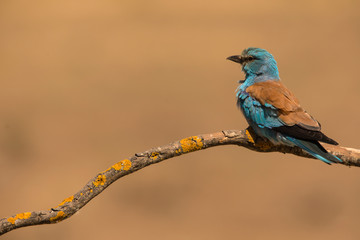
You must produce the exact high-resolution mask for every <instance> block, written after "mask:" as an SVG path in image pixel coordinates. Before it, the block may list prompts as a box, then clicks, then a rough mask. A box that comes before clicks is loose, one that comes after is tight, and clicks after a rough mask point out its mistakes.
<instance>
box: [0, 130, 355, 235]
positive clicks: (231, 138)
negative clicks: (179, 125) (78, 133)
mask: <svg viewBox="0 0 360 240" xmlns="http://www.w3.org/2000/svg"><path fill="white" fill-rule="evenodd" d="M219 145H238V146H242V147H245V148H248V149H251V150H253V151H256V152H282V153H291V154H295V155H298V156H301V157H306V158H313V157H312V156H310V155H309V154H308V153H306V152H304V151H303V150H302V149H301V148H298V147H288V146H284V145H279V146H275V145H273V144H271V143H270V142H268V141H266V140H263V139H262V138H260V137H258V136H256V135H255V134H254V132H253V131H252V129H251V128H248V129H247V130H242V131H239V130H226V131H222V132H216V133H211V134H203V135H198V136H192V137H188V138H184V139H182V140H180V141H176V142H173V143H170V144H167V145H164V146H161V147H156V148H153V149H150V150H147V151H145V152H142V153H136V154H135V155H133V156H131V157H130V158H127V159H124V160H122V161H120V162H118V163H116V164H114V165H113V166H111V167H110V168H108V169H106V170H105V171H103V172H101V173H98V174H97V175H96V176H95V177H94V178H92V179H91V180H90V181H89V182H88V183H87V184H86V185H85V186H84V187H83V188H82V189H81V190H80V191H78V192H77V193H75V194H74V195H72V196H70V197H68V198H66V199H65V200H63V201H62V202H61V203H60V204H59V205H57V206H56V207H54V208H51V209H50V210H43V211H34V212H25V213H19V214H16V215H14V216H11V217H7V218H2V219H0V235H2V234H5V233H7V232H9V231H11V230H14V229H17V228H21V227H26V226H33V225H40V224H50V223H57V222H60V221H63V220H65V219H67V218H69V217H71V216H72V215H74V213H76V212H77V211H79V210H80V209H81V208H82V207H84V206H85V205H86V204H87V203H88V202H89V201H90V200H91V199H93V198H94V197H96V196H97V195H98V194H100V193H101V192H102V191H104V190H105V188H107V187H108V186H109V185H110V184H112V183H113V182H115V181H116V180H117V179H119V178H121V177H123V176H125V175H128V174H131V173H133V172H135V171H137V170H140V169H142V168H144V167H146V166H149V165H151V164H155V163H158V162H161V161H164V160H166V159H169V158H172V157H177V156H180V155H183V154H185V153H189V152H193V151H198V150H202V149H206V148H209V147H215V146H219ZM323 145H324V147H325V148H326V149H327V150H328V151H329V152H330V153H331V154H334V155H336V156H338V157H340V158H341V159H342V160H343V161H344V162H343V163H341V164H344V165H347V166H357V167H360V150H358V149H353V148H346V147H340V146H333V145H328V144H323Z"/></svg>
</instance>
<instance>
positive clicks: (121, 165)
mask: <svg viewBox="0 0 360 240" xmlns="http://www.w3.org/2000/svg"><path fill="white" fill-rule="evenodd" d="M112 168H113V169H115V170H116V171H121V170H125V171H127V170H129V169H130V168H131V161H130V160H129V159H124V160H122V161H120V162H118V163H116V164H114V165H113V166H112Z"/></svg>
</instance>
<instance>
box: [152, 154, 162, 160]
mask: <svg viewBox="0 0 360 240" xmlns="http://www.w3.org/2000/svg"><path fill="white" fill-rule="evenodd" d="M159 155H160V153H158V152H152V153H151V155H150V158H151V159H153V160H156V159H158V158H159Z"/></svg>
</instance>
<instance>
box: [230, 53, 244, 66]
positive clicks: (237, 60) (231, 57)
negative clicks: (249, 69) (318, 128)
mask: <svg viewBox="0 0 360 240" xmlns="http://www.w3.org/2000/svg"><path fill="white" fill-rule="evenodd" d="M227 60H230V61H233V62H237V63H240V64H242V63H243V62H244V60H243V59H242V58H241V55H234V56H230V57H228V58H227Z"/></svg>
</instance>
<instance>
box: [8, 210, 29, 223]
mask: <svg viewBox="0 0 360 240" xmlns="http://www.w3.org/2000/svg"><path fill="white" fill-rule="evenodd" d="M29 217H31V212H24V213H19V214H16V216H15V217H9V218H8V219H7V220H8V222H10V223H12V224H15V221H16V220H18V219H28V218H29Z"/></svg>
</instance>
